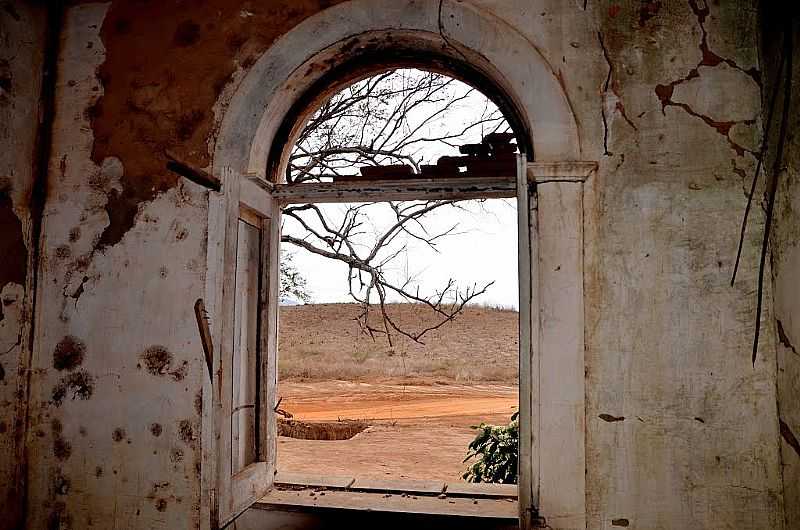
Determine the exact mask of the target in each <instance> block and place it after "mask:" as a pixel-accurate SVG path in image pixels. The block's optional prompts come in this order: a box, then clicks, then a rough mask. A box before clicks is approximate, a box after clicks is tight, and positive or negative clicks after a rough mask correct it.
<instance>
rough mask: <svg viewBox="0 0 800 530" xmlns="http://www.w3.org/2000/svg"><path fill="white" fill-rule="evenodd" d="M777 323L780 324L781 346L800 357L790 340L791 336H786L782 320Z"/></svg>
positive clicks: (779, 337)
mask: <svg viewBox="0 0 800 530" xmlns="http://www.w3.org/2000/svg"><path fill="white" fill-rule="evenodd" d="M775 321H776V322H777V323H778V339H779V340H780V342H781V344H783V345H784V346H786V347H787V348H789V349H790V350H792V353H794V354H795V355H800V354H798V353H797V348H795V347H794V344H792V341H791V340H789V336H788V335H787V334H786V330H785V329H783V322H781V321H780V319H775Z"/></svg>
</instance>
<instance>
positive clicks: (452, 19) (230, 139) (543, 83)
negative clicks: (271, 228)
mask: <svg viewBox="0 0 800 530" xmlns="http://www.w3.org/2000/svg"><path fill="white" fill-rule="evenodd" d="M400 66H417V67H422V68H425V69H429V70H435V71H439V72H442V73H446V74H448V75H451V76H453V77H457V78H459V79H462V80H464V81H466V82H468V83H470V84H473V85H475V86H476V88H478V89H479V90H481V91H482V92H484V93H485V94H486V95H487V96H489V97H492V98H493V99H495V102H496V103H498V105H499V106H500V108H501V109H502V110H503V111H504V112H505V113H506V116H507V117H508V118H509V119H510V121H512V126H513V127H514V129H515V132H516V133H517V135H518V137H520V136H522V139H520V140H519V141H520V144H521V145H523V147H526V149H525V150H526V151H527V153H528V155H529V156H530V155H531V152H530V151H531V150H532V151H533V154H535V157H536V159H537V160H540V161H547V160H578V159H580V154H581V152H580V151H581V149H580V141H579V136H578V128H577V124H576V121H575V117H574V115H573V113H572V110H571V109H570V106H569V103H568V101H567V98H566V95H565V94H564V91H563V89H562V87H561V85H560V83H559V81H558V78H557V77H556V75H555V73H554V71H553V69H552V68H551V67H550V65H549V64H548V63H547V61H546V60H545V59H544V57H543V56H542V54H541V53H540V52H539V51H538V50H537V49H536V47H535V45H534V44H533V43H532V42H530V41H529V40H528V39H526V38H525V37H524V36H523V35H522V34H520V33H519V32H518V31H516V30H515V29H513V28H512V27H510V26H509V25H508V24H507V23H506V22H504V21H502V20H501V19H499V18H497V17H495V16H494V15H491V14H488V13H486V12H484V11H481V10H479V9H477V8H475V7H472V6H469V5H467V4H466V3H465V2H455V1H452V0H443V1H442V2H439V1H436V0H423V1H420V0H416V1H415V0H353V1H350V2H345V3H342V4H339V5H337V6H334V7H331V8H328V9H326V10H324V11H322V12H320V13H319V14H317V15H315V16H312V17H310V18H309V19H307V20H305V21H304V22H302V23H301V24H299V25H298V26H296V27H295V28H294V29H292V30H290V31H289V32H288V33H287V34H285V35H284V36H283V37H281V38H280V39H278V40H277V41H276V42H275V43H274V44H273V45H272V46H271V47H270V49H269V50H268V51H267V52H266V53H265V54H264V55H263V56H261V58H260V59H259V60H258V61H256V63H255V64H254V65H253V66H252V67H251V69H250V70H249V71H248V72H247V74H246V75H245V76H244V78H243V79H242V81H241V83H240V84H239V86H238V87H237V88H236V90H235V92H234V93H233V96H232V98H231V100H230V103H229V105H228V106H227V108H226V110H225V114H224V116H223V119H222V122H221V124H220V130H219V135H218V137H217V142H216V146H215V154H214V163H213V165H214V171H215V173H217V172H219V171H220V170H221V168H223V167H230V168H232V169H233V170H235V171H240V172H243V173H253V174H258V175H261V176H264V177H267V174H268V172H269V173H272V174H280V166H281V164H282V157H283V156H285V151H287V150H286V149H284V147H285V146H286V145H288V144H290V143H291V136H292V128H293V127H297V125H298V124H302V122H303V119H304V118H305V117H307V114H308V113H309V109H310V108H312V107H313V101H314V98H322V97H324V96H325V95H329V94H331V93H332V92H334V91H335V90H338V89H340V88H341V87H342V86H343V85H345V84H349V83H351V82H353V81H355V80H357V79H359V78H363V77H366V76H367V75H371V74H373V73H375V72H376V71H380V69H381V68H386V67H400ZM324 87H327V88H324ZM526 144H527V145H526ZM268 168H271V169H270V170H268Z"/></svg>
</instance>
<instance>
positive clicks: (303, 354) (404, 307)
mask: <svg viewBox="0 0 800 530" xmlns="http://www.w3.org/2000/svg"><path fill="white" fill-rule="evenodd" d="M359 312H360V308H359V306H357V305H355V304H311V305H302V306H284V307H281V308H280V337H279V362H278V369H279V379H280V380H283V381H287V380H295V381H298V380H300V381H326V380H349V381H389V380H391V381H398V380H404V381H409V382H410V381H414V380H422V381H436V380H441V381H443V382H454V381H455V382H471V383H475V382H482V381H493V382H516V381H517V373H518V369H517V364H518V350H517V348H518V346H517V343H518V326H519V324H518V321H519V314H518V313H517V312H516V311H509V310H503V309H494V308H485V307H469V308H467V309H466V310H465V311H464V312H463V313H462V314H460V315H459V316H458V317H457V318H456V319H455V320H454V321H453V322H450V323H447V324H445V325H444V326H442V327H441V328H439V329H438V330H435V331H432V332H430V333H429V334H427V335H425V337H424V338H423V339H422V340H423V341H424V344H417V343H415V342H413V341H411V340H410V339H407V338H405V337H402V336H399V335H394V336H393V338H392V340H393V343H394V345H393V346H391V347H390V346H389V344H388V342H387V340H386V338H385V337H384V336H376V337H375V340H373V339H372V338H371V337H370V336H369V335H365V334H364V333H362V332H361V330H360V328H359V325H358V323H357V322H356V320H355V319H356V317H357V316H358V314H359ZM376 313H377V311H376ZM389 313H390V315H391V317H392V319H393V320H395V321H396V322H397V323H398V325H399V326H400V327H401V328H403V329H420V328H424V327H427V326H428V325H431V324H433V323H434V322H436V321H435V320H434V318H433V315H432V313H431V311H430V310H429V309H426V308H425V307H423V306H421V305H416V304H392V305H391V306H390V307H389ZM374 323H375V324H378V323H379V321H377V319H376V321H375V322H374Z"/></svg>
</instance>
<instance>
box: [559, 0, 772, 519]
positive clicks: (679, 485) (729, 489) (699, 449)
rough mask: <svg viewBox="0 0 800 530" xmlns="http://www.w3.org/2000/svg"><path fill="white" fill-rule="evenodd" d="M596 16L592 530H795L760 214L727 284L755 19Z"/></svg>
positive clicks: (750, 103)
mask: <svg viewBox="0 0 800 530" xmlns="http://www.w3.org/2000/svg"><path fill="white" fill-rule="evenodd" d="M590 4H595V3H593V2H590ZM596 17H597V19H598V31H597V33H596V38H597V40H598V41H599V43H600V44H601V47H602V48H603V61H604V63H605V79H603V80H602V81H601V83H600V85H599V87H600V93H601V98H602V99H601V100H600V101H601V102H602V103H603V105H602V106H601V107H600V108H597V107H598V105H596V106H595V110H594V111H593V112H589V111H587V112H586V113H585V114H584V116H586V118H588V119H591V116H592V114H594V115H595V116H596V114H597V113H598V112H600V113H601V116H600V123H601V125H603V124H604V125H605V127H604V128H601V129H600V130H599V131H595V133H594V135H592V136H594V138H599V139H601V140H602V144H601V145H599V146H598V152H597V154H598V156H599V158H600V159H601V160H602V166H601V171H600V172H599V174H598V178H597V180H596V181H595V182H594V185H595V190H594V193H593V194H591V195H590V197H589V200H588V202H587V204H586V206H587V208H588V214H587V220H588V222H589V226H588V227H587V242H588V244H589V249H587V252H588V254H587V278H586V285H587V301H586V302H587V307H586V313H587V329H586V338H587V367H586V370H587V393H588V396H587V398H588V401H587V422H588V425H587V495H588V499H587V501H588V510H589V521H590V524H589V527H590V528H609V527H613V526H631V527H636V528H728V527H735V528H752V529H756V528H782V527H783V518H782V513H783V507H784V503H783V491H782V489H783V488H782V484H781V479H780V477H781V468H780V460H779V452H778V445H777V439H778V432H777V428H778V425H777V422H776V421H775V418H776V406H775V378H776V368H775V342H774V341H775V338H774V333H773V332H772V330H771V329H768V330H765V333H764V334H763V335H762V339H761V344H760V355H759V357H758V359H757V361H756V363H755V365H753V364H751V342H752V333H753V325H752V322H753V320H754V313H755V297H754V296H753V292H754V289H755V285H756V271H757V263H758V253H757V250H758V248H759V245H758V242H759V235H760V233H761V230H762V228H763V212H760V211H756V212H754V215H753V219H752V221H753V222H752V223H751V225H750V228H749V230H748V232H747V235H746V241H745V247H744V251H743V256H742V269H741V270H740V273H739V277H738V280H737V282H736V284H735V286H733V287H730V286H729V279H730V275H731V272H732V268H733V262H734V258H735V256H736V243H737V236H738V234H739V223H740V219H741V215H742V213H743V211H744V207H745V202H746V196H745V191H746V189H747V186H748V184H749V179H748V178H747V176H748V175H752V172H753V169H754V164H755V157H754V152H755V151H757V148H758V145H759V139H760V130H761V99H760V84H761V78H762V74H761V72H760V67H759V63H758V53H757V50H758V34H757V27H758V19H757V10H756V3H755V2H746V1H742V2H702V1H695V0H687V1H685V2H684V1H681V2H652V1H651V2H635V3H634V2H626V3H619V4H617V3H611V4H604V5H602V6H601V5H597V6H596ZM569 86H570V85H569V83H568V87H569ZM595 101H597V99H595ZM586 118H582V119H581V122H582V123H584V124H586V123H587V119H586ZM594 122H595V123H597V120H596V119H595V120H594ZM766 297H767V300H769V299H770V297H771V293H770V290H769V289H768V290H767V293H766ZM767 305H768V307H767V309H766V311H765V314H764V318H765V320H766V321H769V319H770V318H771V317H770V308H769V304H767ZM604 414H609V415H612V416H614V417H617V418H624V419H623V420H621V421H614V422H609V421H607V420H606V419H603V418H604V416H601V415H604Z"/></svg>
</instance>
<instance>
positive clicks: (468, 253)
mask: <svg viewBox="0 0 800 530" xmlns="http://www.w3.org/2000/svg"><path fill="white" fill-rule="evenodd" d="M452 90H453V91H454V92H453V93H454V94H456V95H458V94H459V93H462V94H463V93H468V92H469V91H470V90H471V89H470V87H468V86H467V85H465V84H463V83H460V82H455V83H454V84H453V88H452ZM487 108H488V109H489V112H491V111H492V109H496V107H495V106H494V104H492V103H491V101H489V100H487V98H486V97H485V96H483V95H482V94H481V93H479V92H477V91H472V92H471V94H470V95H469V96H468V97H466V99H464V100H463V101H462V102H460V103H459V104H458V105H456V106H454V107H453V108H452V109H451V110H449V111H448V112H447V113H446V114H443V115H442V116H441V119H438V120H434V121H432V122H430V124H429V125H428V126H427V127H425V128H423V129H422V130H421V131H420V134H421V135H424V136H426V137H441V136H446V135H447V134H448V133H451V132H453V131H461V130H462V129H463V128H464V127H465V125H468V124H470V123H474V122H475V120H476V119H478V117H479V116H480V115H481V114H482V113H486V112H487ZM425 112H430V110H426V111H425ZM420 117H422V118H424V117H425V115H423V116H420ZM415 119H417V117H415V116H413V115H412V116H410V120H411V121H412V122H413V120H415ZM485 132H487V131H484V130H482V129H479V128H474V129H472V130H470V131H469V133H468V134H467V135H465V136H464V137H462V138H459V139H458V141H457V143H458V144H459V145H460V144H463V143H478V142H480V141H481V138H482V135H483V134H484V133H485ZM421 146H422V147H421V148H416V149H417V150H416V151H415V156H416V157H421V158H423V159H425V160H426V161H428V163H432V162H435V160H437V159H438V158H439V157H440V156H442V155H458V154H459V153H458V151H457V149H456V148H455V147H454V146H452V145H445V144H442V143H422V144H421ZM420 149H421V150H422V152H420ZM357 171H358V169H357V168H353V172H357ZM461 204H462V205H463V206H464V208H463V209H461V208H453V207H450V206H445V207H442V208H439V209H437V210H435V211H434V212H433V214H431V215H429V216H427V217H426V218H425V219H426V221H425V228H426V229H427V230H428V231H429V233H438V232H444V231H446V230H448V229H449V228H451V227H453V226H455V227H456V229H455V233H454V234H453V235H448V236H446V237H444V238H442V239H440V240H439V241H438V244H437V249H436V250H438V252H437V251H435V250H432V249H430V248H429V247H428V246H427V245H425V244H424V243H421V242H419V241H416V240H414V239H413V238H410V237H405V238H403V239H402V241H400V244H405V245H407V246H408V251H407V252H406V253H405V254H403V255H401V256H400V257H399V258H398V259H396V260H394V261H393V262H392V263H393V265H392V267H391V269H390V270H388V271H387V276H389V277H390V278H392V279H397V281H399V282H401V283H402V282H403V281H404V280H405V279H406V278H413V279H414V280H413V285H414V286H418V287H419V290H420V293H421V294H423V293H424V294H433V293H435V292H436V291H437V290H440V289H441V288H443V287H444V286H445V285H446V284H447V282H448V280H449V279H450V278H452V279H453V280H455V281H456V283H457V285H458V286H459V287H460V288H462V289H463V288H465V287H471V286H473V285H478V287H482V286H483V285H485V284H488V283H490V282H494V284H493V285H492V286H491V287H489V289H488V291H487V292H486V293H485V294H483V295H482V296H480V297H479V298H477V299H476V300H475V303H480V304H489V305H497V306H504V307H513V308H517V307H518V291H517V217H516V215H517V214H516V200H515V199H494V200H486V201H481V202H478V201H466V202H464V203H461ZM319 206H320V207H321V208H322V209H323V211H324V213H325V216H326V217H327V218H328V219H329V220H332V221H333V224H338V223H336V219H340V218H341V215H342V214H341V212H342V210H343V209H344V208H346V205H341V204H323V205H319ZM366 212H367V215H368V219H369V223H370V224H371V225H372V226H371V227H370V229H371V231H372V232H373V233H372V234H366V235H365V236H364V237H365V240H364V241H363V242H364V243H368V242H369V240H372V241H374V240H375V234H379V233H381V232H382V231H385V229H386V228H388V227H389V226H391V225H392V224H393V221H394V215H393V214H392V211H391V210H390V209H389V208H388V206H387V205H379V204H378V205H373V206H370V207H369V208H368V209H367V210H366ZM284 219H285V222H284V231H285V232H286V233H288V234H292V235H295V236H298V237H303V236H304V235H305V234H306V232H305V231H304V229H303V228H302V227H301V226H300V225H299V223H297V222H296V221H295V220H292V219H290V218H287V217H284ZM370 236H371V237H370ZM398 239H400V238H398ZM282 248H283V249H284V250H286V251H288V252H291V253H292V254H294V264H295V266H296V267H297V269H298V270H299V272H300V273H301V274H302V275H303V276H304V277H305V278H306V279H307V282H308V290H309V291H310V295H311V298H312V301H311V302H312V303H330V302H351V301H352V298H351V297H350V296H349V294H348V283H347V274H348V272H347V266H346V265H345V264H343V263H340V262H336V261H333V260H330V259H327V258H323V257H320V256H317V255H314V254H311V253H310V252H308V251H305V250H302V249H298V248H297V247H293V246H292V245H288V244H284V245H283V246H282ZM364 254H366V252H365V253H364ZM394 301H398V300H396V299H395V300H394Z"/></svg>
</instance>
